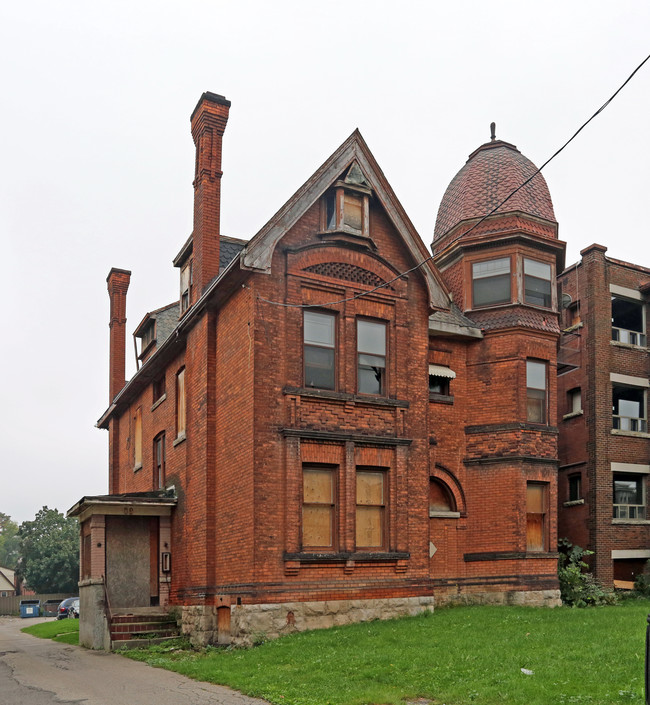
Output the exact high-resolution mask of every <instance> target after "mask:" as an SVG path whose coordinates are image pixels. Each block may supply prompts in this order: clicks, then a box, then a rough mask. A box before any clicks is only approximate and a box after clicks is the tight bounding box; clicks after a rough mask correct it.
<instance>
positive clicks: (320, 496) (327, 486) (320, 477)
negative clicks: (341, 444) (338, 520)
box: [302, 467, 336, 548]
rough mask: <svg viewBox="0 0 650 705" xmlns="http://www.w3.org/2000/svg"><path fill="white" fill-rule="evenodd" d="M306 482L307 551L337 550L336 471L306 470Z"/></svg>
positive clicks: (304, 534)
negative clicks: (335, 530)
mask: <svg viewBox="0 0 650 705" xmlns="http://www.w3.org/2000/svg"><path fill="white" fill-rule="evenodd" d="M302 483H303V504H302V545H303V548H333V547H334V517H335V508H336V504H335V498H334V497H335V495H334V492H335V482H334V470H333V469H331V468H315V467H305V468H303V472H302Z"/></svg>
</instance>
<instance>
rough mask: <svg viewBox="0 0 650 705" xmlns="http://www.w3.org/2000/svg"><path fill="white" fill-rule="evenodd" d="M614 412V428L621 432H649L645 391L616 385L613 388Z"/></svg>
mask: <svg viewBox="0 0 650 705" xmlns="http://www.w3.org/2000/svg"><path fill="white" fill-rule="evenodd" d="M612 412H613V416H612V427H613V428H616V429H619V430H621V431H640V432H642V433H645V432H647V430H648V423H647V421H646V391H645V389H642V388H641V387H628V386H625V385H621V384H614V385H613V387H612Z"/></svg>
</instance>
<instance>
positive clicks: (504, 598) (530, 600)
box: [436, 590, 562, 607]
mask: <svg viewBox="0 0 650 705" xmlns="http://www.w3.org/2000/svg"><path fill="white" fill-rule="evenodd" d="M436 604H437V605H438V606H441V605H521V606H522V607H559V606H560V605H561V604H562V599H561V598H560V591H559V590H520V591H511V592H509V591H506V590H499V591H496V592H473V593H461V594H456V593H453V594H446V595H445V594H444V593H442V594H441V593H436Z"/></svg>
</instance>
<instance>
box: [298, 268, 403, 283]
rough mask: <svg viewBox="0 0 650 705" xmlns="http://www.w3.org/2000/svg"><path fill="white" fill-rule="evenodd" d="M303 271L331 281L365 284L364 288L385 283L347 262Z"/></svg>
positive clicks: (373, 274)
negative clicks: (343, 280)
mask: <svg viewBox="0 0 650 705" xmlns="http://www.w3.org/2000/svg"><path fill="white" fill-rule="evenodd" d="M303 271H305V272H313V273H314V274H320V275H321V276H323V277H330V278H332V279H345V280H346V281H350V282H355V283H356V284H365V285H366V286H381V285H382V284H385V283H386V281H385V280H384V279H382V278H381V277H379V276H377V275H376V274H375V273H374V272H369V271H368V270H367V269H363V268H362V267H357V266H356V265H354V264H350V263H349V262H322V263H320V264H312V265H311V266H309V267H305V269H304V270H303ZM386 288H388V289H392V288H393V287H392V286H387V287H386Z"/></svg>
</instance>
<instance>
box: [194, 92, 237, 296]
mask: <svg viewBox="0 0 650 705" xmlns="http://www.w3.org/2000/svg"><path fill="white" fill-rule="evenodd" d="M229 109H230V101H229V100H226V99H225V98H224V97H223V96H222V95H217V94H216V93H209V92H206V93H204V94H203V95H202V96H201V99H200V100H199V102H198V103H197V106H196V108H194V112H193V113H192V117H191V118H190V122H191V126H192V139H193V140H194V144H195V145H196V162H195V169H194V231H193V233H192V239H193V245H192V249H193V256H194V262H193V266H192V280H193V286H192V291H193V292H194V293H193V295H192V299H193V300H192V302H191V303H194V302H195V301H196V299H198V298H199V297H200V296H201V294H202V293H203V292H204V291H205V289H206V287H207V286H208V284H209V283H210V282H211V281H212V279H214V278H215V277H216V276H217V275H218V274H219V235H220V226H219V219H220V212H221V175H222V172H221V141H222V137H223V133H224V131H225V129H226V123H227V122H228V112H229Z"/></svg>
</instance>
